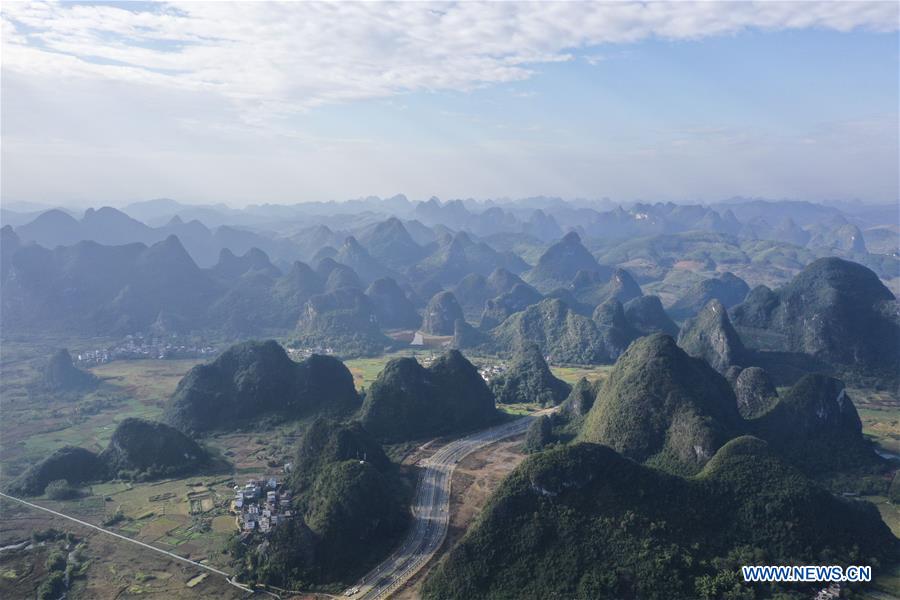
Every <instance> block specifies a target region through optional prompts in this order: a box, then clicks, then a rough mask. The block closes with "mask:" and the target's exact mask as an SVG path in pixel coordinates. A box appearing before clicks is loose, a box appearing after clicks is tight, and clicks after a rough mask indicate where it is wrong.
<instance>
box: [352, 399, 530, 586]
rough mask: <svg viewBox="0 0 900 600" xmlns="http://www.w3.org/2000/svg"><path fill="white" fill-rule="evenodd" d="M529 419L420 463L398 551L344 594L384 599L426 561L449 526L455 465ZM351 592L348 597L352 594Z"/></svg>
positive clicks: (466, 439) (468, 438) (520, 428)
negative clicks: (410, 514) (409, 516)
mask: <svg viewBox="0 0 900 600" xmlns="http://www.w3.org/2000/svg"><path fill="white" fill-rule="evenodd" d="M533 418H534V417H531V416H528V417H522V418H520V419H516V420H515V421H510V422H509V423H504V424H503V425H497V426H496V427H491V428H490V429H485V430H484V431H479V432H478V433H473V434H472V435H469V436H466V437H464V438H461V439H458V440H455V441H453V442H450V443H449V444H447V445H445V446H442V447H441V448H440V449H439V450H438V451H437V452H435V453H434V454H433V455H432V456H431V457H430V458H428V459H426V460H425V461H423V462H422V463H421V465H422V466H423V467H424V471H423V473H422V476H421V478H420V479H419V485H418V487H417V488H416V494H415V498H414V499H413V505H412V511H413V524H412V527H411V528H410V530H409V533H407V535H406V537H405V538H404V539H403V542H402V543H401V544H400V547H399V548H397V549H396V550H395V551H394V553H393V554H391V555H390V556H389V557H388V558H387V560H385V561H384V562H382V563H381V564H380V565H378V566H377V567H375V568H374V569H373V570H372V571H370V572H369V574H368V575H366V576H365V577H363V579H362V580H361V581H360V582H359V583H358V584H356V586H355V588H351V590H348V592H347V593H345V595H349V596H353V597H355V598H359V599H361V600H377V599H380V598H387V597H388V596H389V595H390V594H391V593H392V592H394V591H395V590H396V589H397V588H399V587H400V586H401V585H403V583H405V582H406V581H407V580H408V579H409V578H410V577H412V576H413V575H414V574H415V573H416V572H417V571H418V570H419V569H421V568H422V567H423V566H424V565H425V563H426V562H428V559H430V558H431V557H432V556H433V555H434V553H435V552H437V550H438V548H440V547H441V544H442V543H443V542H444V537H446V535H447V528H448V526H449V524H450V479H451V476H452V475H453V469H454V468H455V467H456V465H457V463H459V461H461V460H462V459H463V458H465V457H466V456H468V455H469V454H471V453H472V452H474V451H476V450H478V449H480V448H483V447H485V446H487V445H489V444H492V443H494V442H496V441H499V440H502V439H504V438H508V437H512V436H514V435H518V434H521V433H524V432H525V431H526V430H527V429H528V426H529V425H530V424H531V420H532V419H533ZM354 589H355V590H357V591H356V592H355V593H349V592H351V591H352V590H354Z"/></svg>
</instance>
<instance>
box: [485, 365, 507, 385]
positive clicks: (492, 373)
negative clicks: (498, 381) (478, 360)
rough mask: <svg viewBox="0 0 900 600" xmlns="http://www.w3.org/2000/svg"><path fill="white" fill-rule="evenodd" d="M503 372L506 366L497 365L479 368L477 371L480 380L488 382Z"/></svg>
mask: <svg viewBox="0 0 900 600" xmlns="http://www.w3.org/2000/svg"><path fill="white" fill-rule="evenodd" d="M504 371H506V365H504V364H501V363H497V364H493V365H485V366H483V367H480V368H479V369H478V374H479V375H481V378H482V379H484V380H485V381H488V382H489V381H490V380H491V379H493V378H494V377H496V376H497V375H500V374H501V373H503V372H504Z"/></svg>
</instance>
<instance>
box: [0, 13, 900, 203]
mask: <svg viewBox="0 0 900 600" xmlns="http://www.w3.org/2000/svg"><path fill="white" fill-rule="evenodd" d="M7 6H8V5H4V8H3V34H4V35H3V50H4V57H5V58H4V59H3V63H2V67H3V86H2V110H3V119H2V137H3V140H2V141H3V146H2V167H3V178H2V189H0V194H2V199H3V200H4V201H7V202H8V201H10V200H29V201H37V202H48V203H52V204H67V203H68V204H72V205H75V204H85V203H87V204H97V203H108V204H114V205H115V204H123V203H127V202H129V201H134V200H139V199H147V198H152V197H162V196H166V197H174V198H177V199H180V200H183V201H194V202H218V201H224V202H226V203H231V204H235V205H241V204H246V203H258V202H299V201H306V200H321V199H344V198H350V197H358V196H363V195H369V194H377V195H391V194H394V193H406V194H407V195H408V196H410V197H412V198H427V197H429V196H431V195H437V196H439V197H441V198H453V197H476V198H488V197H494V198H496V197H509V198H515V197H523V196H530V195H537V194H546V195H559V196H563V197H588V198H600V197H611V198H613V199H614V200H619V201H622V202H628V201H633V200H637V199H643V200H674V201H697V200H700V201H715V200H719V199H722V198H727V197H731V196H735V195H743V196H762V197H790V198H801V199H809V200H824V199H848V198H860V199H863V200H869V201H877V202H896V201H897V199H898V196H900V191H898V179H900V173H898V163H900V150H898V145H900V144H898V127H900V121H898V104H900V92H898V87H900V83H898V77H900V75H898V73H900V65H898V62H900V44H898V41H900V40H898V33H897V23H898V18H900V16H898V10H900V9H898V5H897V4H895V3H874V4H859V3H839V2H830V3H823V4H814V3H798V4H793V3H766V4H753V3H731V4H726V3H704V4H698V5H688V4H681V5H675V4H654V5H636V4H623V3H619V4H616V5H598V4H591V5H576V4H566V5H559V4H557V5H535V4H529V5H518V4H505V5H502V6H501V5H497V4H494V5H476V4H466V5H459V4H454V3H442V4H440V5H437V4H432V5H421V4H419V5H383V4H368V5H351V4H343V5H340V6H336V5H331V6H327V5H325V6H323V5H297V4H295V5H288V6H287V7H284V6H282V7H276V6H270V5H265V4H253V5H237V4H232V5H213V6H210V5H192V4H164V5H146V6H145V5H130V6H129V7H128V8H129V10H124V9H123V7H121V6H118V5H115V4H106V5H103V6H99V7H97V6H90V5H88V6H73V5H58V4H53V3H50V4H33V5H28V6H26V7H25V8H23V7H20V6H19V7H16V8H15V9H14V10H10V9H8V8H7Z"/></svg>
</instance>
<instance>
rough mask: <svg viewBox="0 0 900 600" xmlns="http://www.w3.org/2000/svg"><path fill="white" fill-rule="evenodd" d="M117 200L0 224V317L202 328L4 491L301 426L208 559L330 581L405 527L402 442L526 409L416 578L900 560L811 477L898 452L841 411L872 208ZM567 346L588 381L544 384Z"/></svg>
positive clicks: (877, 483) (883, 463) (878, 475)
mask: <svg viewBox="0 0 900 600" xmlns="http://www.w3.org/2000/svg"><path fill="white" fill-rule="evenodd" d="M155 209H159V211H158V214H157V213H154V212H153V211H154V210H155ZM133 210H134V211H135V214H140V215H142V216H143V218H145V219H147V220H148V221H149V222H151V223H154V224H153V225H147V224H144V223H142V222H139V221H137V220H135V219H133V218H131V217H130V216H128V215H126V214H125V213H123V212H120V211H116V210H114V209H100V210H96V211H89V212H88V213H86V214H85V215H84V216H83V217H82V218H80V219H78V218H73V217H71V216H70V215H66V214H65V213H62V212H60V211H51V212H49V213H44V214H41V215H38V216H36V217H35V218H33V219H32V220H31V221H30V222H28V223H22V224H20V225H17V226H16V227H10V226H4V227H3V228H2V230H0V258H2V286H0V300H2V305H0V308H2V319H3V335H4V336H5V338H4V339H7V338H9V339H16V340H18V339H25V340H27V339H30V338H31V337H32V336H34V337H40V338H43V337H47V338H50V339H52V338H61V339H75V340H78V339H82V340H83V339H90V340H94V339H98V338H99V339H121V338H125V339H131V338H129V336H138V337H142V336H151V337H156V338H160V339H177V338H179V337H192V338H199V339H202V340H211V341H213V342H214V343H216V344H217V345H221V346H222V347H225V350H224V351H222V352H221V353H220V354H219V355H218V356H217V357H216V358H215V359H214V360H211V361H208V362H205V363H201V364H197V365H196V366H193V368H191V369H190V370H189V371H187V373H186V374H185V375H184V377H182V378H181V379H180V381H179V382H178V385H177V387H176V388H175V391H174V393H172V394H171V396H169V397H168V398H167V399H166V400H165V401H164V402H162V403H160V406H161V407H162V408H161V415H160V417H159V418H160V421H159V422H154V421H148V420H143V419H124V420H122V421H121V423H119V424H118V426H117V428H116V429H115V431H114V432H113V433H112V437H111V439H110V441H109V443H108V444H107V445H106V447H105V449H104V450H102V451H101V452H97V451H93V450H88V449H86V448H83V447H75V446H64V447H62V448H59V449H57V450H55V451H54V452H52V453H50V454H49V455H47V456H46V457H44V458H42V460H40V461H38V462H36V463H35V464H32V465H31V466H30V467H29V468H28V469H26V470H24V471H23V472H21V474H20V475H19V476H18V477H17V478H16V479H15V480H13V481H11V482H10V483H9V485H8V489H9V490H11V491H13V492H15V493H17V494H22V495H32V496H34V495H41V494H49V493H50V492H48V491H47V490H51V491H52V492H53V493H56V490H57V488H65V489H64V491H66V490H67V491H68V492H70V493H71V494H72V495H74V496H77V495H78V494H80V493H81V491H80V489H81V488H82V487H84V486H87V485H90V484H91V483H94V482H103V481H108V480H112V479H119V480H127V481H130V482H141V481H145V480H159V479H160V478H164V477H168V476H186V475H188V474H193V473H200V472H210V471H211V470H213V469H214V468H218V467H219V466H221V465H215V466H214V462H215V459H214V458H213V454H212V453H210V452H208V451H207V449H206V448H207V444H215V443H218V441H219V440H221V439H223V438H229V437H230V436H239V435H240V434H243V433H247V432H254V435H259V436H260V437H258V438H257V440H262V441H263V442H264V441H265V440H264V438H265V435H267V433H268V431H269V430H270V429H272V428H273V427H282V426H284V427H296V430H295V431H296V432H298V433H297V435H296V439H295V440H293V438H292V440H293V441H291V443H290V445H289V446H288V447H287V451H288V452H289V453H290V458H292V459H293V461H292V463H291V464H292V466H291V467H290V469H288V468H287V467H284V475H285V477H286V481H285V484H284V487H283V489H282V490H281V492H280V493H283V492H285V491H286V492H288V496H287V497H288V498H290V499H289V500H287V502H289V503H290V504H289V506H290V511H291V518H290V520H289V521H288V522H287V523H285V522H283V521H282V522H281V523H282V524H280V525H278V527H277V528H276V529H275V531H274V532H271V533H264V532H260V531H256V530H255V529H253V530H252V532H251V533H248V532H246V531H245V532H244V533H243V534H241V535H239V536H238V535H235V536H234V537H233V539H232V540H231V542H230V543H229V545H228V546H227V556H228V561H230V562H229V564H230V566H231V568H232V570H233V571H234V572H235V573H236V574H237V575H238V576H239V578H240V579H241V581H245V582H252V583H259V584H265V585H275V586H279V587H284V588H288V589H307V588H310V587H313V588H316V589H327V590H330V591H335V590H338V589H339V588H341V586H344V587H346V586H348V585H351V584H352V583H353V581H356V580H357V579H358V578H359V577H360V576H361V575H362V574H363V573H364V572H366V570H368V569H369V568H371V567H373V566H374V565H376V564H377V563H378V562H379V561H381V560H383V559H384V558H385V557H386V556H389V555H390V553H391V551H392V550H394V549H395V548H396V546H397V545H398V544H400V540H401V539H402V537H401V536H403V535H405V534H406V533H407V532H408V531H410V528H412V531H413V532H416V531H419V530H421V529H423V528H424V529H426V530H427V527H428V526H427V525H423V524H422V521H420V520H418V514H417V513H412V512H411V511H410V508H411V506H412V505H413V503H414V502H424V501H423V500H421V490H422V489H423V486H419V487H417V484H416V481H415V477H414V476H415V473H416V469H419V468H422V464H423V463H421V462H420V463H418V464H419V466H418V467H415V466H412V465H410V464H408V463H407V461H406V460H405V458H404V457H406V456H409V453H410V452H427V451H428V447H429V446H430V445H431V444H432V443H435V444H438V445H440V444H441V443H445V442H446V440H448V439H452V438H455V437H459V436H462V435H464V434H467V433H472V432H481V431H483V430H484V429H486V428H488V427H491V426H495V425H498V424H499V423H502V422H504V420H505V419H512V418H514V417H513V415H511V414H509V413H510V412H513V413H515V412H519V411H532V410H542V409H546V411H547V412H546V413H542V414H541V415H540V416H539V417H537V418H533V420H532V422H531V423H530V428H529V429H528V430H527V435H525V436H524V437H525V439H524V440H523V445H522V450H521V452H523V453H527V454H528V455H529V457H528V458H527V459H525V462H524V463H522V465H521V466H520V467H518V468H517V469H515V470H514V471H513V472H512V473H511V474H510V475H509V476H508V477H507V478H506V479H505V480H504V481H503V482H502V483H500V484H499V487H498V488H497V489H496V491H495V492H494V493H493V494H492V495H491V497H490V499H489V500H488V501H487V505H486V506H485V507H484V511H483V513H482V515H481V516H480V517H479V518H477V519H475V520H474V521H473V524H472V525H471V527H470V528H469V531H468V533H466V534H465V536H463V537H462V539H461V541H460V542H459V544H458V545H456V546H455V547H454V548H453V549H452V551H450V552H449V555H448V556H447V558H446V560H444V561H442V562H440V563H439V566H438V567H436V568H435V569H434V570H433V571H431V573H430V575H429V577H428V578H427V580H426V582H425V584H424V587H423V588H422V590H423V592H422V593H423V595H424V596H425V597H428V598H445V597H446V598H450V597H459V594H460V593H464V594H465V595H466V596H467V597H468V596H471V597H497V598H520V597H531V596H536V597H537V596H550V595H554V594H556V595H559V594H562V595H571V596H573V597H581V596H584V597H601V598H611V599H612V598H616V599H618V598H620V597H635V598H643V597H648V598H651V597H658V598H685V599H688V598H709V599H712V598H724V597H732V596H728V594H727V593H726V592H728V593H731V592H734V593H738V592H735V590H740V589H741V588H740V582H738V581H736V580H734V572H735V571H734V569H735V564H739V563H741V562H742V561H743V562H747V561H749V560H750V558H748V557H754V560H756V559H759V560H767V561H776V562H777V561H785V562H788V563H793V562H798V561H804V560H805V561H807V562H808V561H809V560H812V559H811V558H809V557H810V556H813V557H828V559H829V560H835V561H838V562H839V563H840V564H845V563H847V562H848V561H851V560H857V559H858V560H866V561H873V562H878V561H883V563H884V564H894V563H897V562H900V560H898V558H900V556H898V551H900V547H898V543H897V539H896V538H895V537H894V536H893V535H892V534H891V533H890V531H889V530H888V529H887V527H886V526H885V525H884V523H883V522H882V520H881V519H880V517H879V516H878V514H877V513H876V512H875V511H874V509H872V507H870V506H868V505H866V504H864V503H861V502H857V501H853V502H851V501H848V500H846V499H843V498H839V497H837V496H835V495H834V494H833V492H835V491H839V490H842V488H839V487H838V486H849V487H850V489H853V490H875V491H877V492H878V493H885V494H886V493H888V489H887V488H888V486H889V483H890V479H891V477H892V470H893V468H894V467H892V466H891V465H892V463H890V462H889V461H887V460H885V459H884V458H882V457H880V456H879V455H878V454H876V452H875V447H874V445H873V443H872V441H871V440H870V439H868V438H867V437H866V436H865V435H864V434H863V429H862V420H861V417H860V413H859V412H858V411H857V408H856V406H855V405H854V394H856V389H857V386H860V387H865V388H866V389H870V390H874V391H875V393H885V394H891V393H894V392H895V390H896V389H897V386H898V384H900V381H898V372H897V369H896V366H897V365H898V364H900V309H898V303H897V300H896V298H895V296H894V293H893V292H892V291H891V290H892V289H897V287H898V284H900V248H896V249H895V248H893V247H889V245H886V244H885V243H884V242H885V236H883V235H881V234H876V235H875V239H877V240H878V243H876V244H875V245H874V246H873V247H872V248H869V247H868V246H866V244H865V235H866V233H867V232H869V231H883V230H884V228H885V227H887V228H891V227H896V226H895V225H893V224H892V222H891V221H879V219H880V218H881V217H883V216H884V215H882V214H881V213H880V212H879V211H878V210H874V209H873V210H859V211H858V212H842V211H839V210H838V209H836V208H833V207H826V206H819V205H813V204H809V203H792V202H771V203H762V202H758V201H740V202H735V203H731V204H723V205H716V206H700V205H695V206H676V205H670V204H655V205H648V204H638V205H634V206H631V207H629V208H628V209H627V210H626V209H625V208H623V207H615V208H612V209H600V208H598V207H597V206H595V205H592V204H591V203H583V202H563V201H560V200H555V199H546V198H539V199H531V200H526V201H522V202H520V203H515V204H507V203H475V202H472V201H458V200H457V201H451V202H445V203H444V202H439V201H437V200H436V199H432V200H429V201H427V202H421V203H412V202H409V201H407V200H406V199H405V198H402V197H395V198H392V199H389V200H386V201H381V200H377V199H365V200H359V201H351V202H349V203H345V204H312V205H308V206H296V207H251V208H249V209H246V210H243V211H232V210H226V209H223V208H221V207H212V208H204V209H203V210H200V209H199V208H188V207H183V206H180V205H174V204H172V203H170V202H160V203H156V204H154V203H149V204H142V205H140V206H137V207H133ZM173 211H175V212H177V213H184V214H185V216H187V215H189V214H194V215H200V216H205V217H206V218H208V219H210V221H211V222H217V223H219V224H218V225H216V226H214V227H207V226H206V225H203V224H202V223H200V222H199V221H188V222H185V221H184V219H183V218H182V217H181V216H179V214H172V212H173ZM154 215H155V216H154ZM776 219H777V220H776ZM237 221H240V222H241V223H242V224H241V225H240V226H237V225H236V222H237ZM770 221H772V222H774V223H776V224H775V225H770V224H769V223H770ZM882 250H883V251H882ZM261 339H266V340H268V341H258V340H261ZM420 348H421V349H422V350H424V351H426V352H430V354H431V355H430V356H429V357H428V358H424V355H422V356H419V355H418V354H417V353H418V352H419V351H420ZM397 350H405V351H406V352H403V353H401V354H405V355H401V356H398V355H397V354H393V353H394V352H395V351H397ZM410 354H412V356H410ZM299 356H302V357H303V358H302V359H301V358H299ZM359 357H366V358H365V361H362V362H363V363H365V362H366V361H370V360H371V361H379V360H380V361H381V364H380V371H379V372H378V374H377V376H373V378H372V379H370V380H369V381H368V382H367V384H366V385H365V387H363V386H358V385H357V383H358V382H355V381H354V378H355V377H358V376H359V375H360V370H361V369H360V366H359V364H360V363H357V364H356V365H348V364H345V362H344V361H345V360H348V359H351V358H359ZM484 361H490V362H493V363H498V364H500V365H502V366H498V365H497V364H494V365H492V367H491V368H492V369H495V370H493V371H490V372H488V371H479V369H480V368H482V367H483V364H484ZM476 365H477V366H476ZM598 365H609V366H608V367H599V369H600V370H601V372H602V373H603V375H602V376H601V377H600V378H599V379H597V378H596V377H597V376H596V373H597V372H598V371H596V369H598ZM350 367H352V371H351V368H350ZM561 367H562V370H565V369H567V368H577V369H583V370H585V371H586V372H590V373H592V374H593V376H594V380H593V381H588V380H587V379H581V380H580V381H577V382H576V383H575V384H574V385H570V384H569V383H566V382H564V381H563V380H562V379H560V378H559V377H558V375H559V371H560V370H561V369H560V368H561ZM572 381H574V379H573V380H572ZM105 385H107V384H106V382H105V381H104V380H101V379H99V378H96V377H94V376H93V375H91V374H90V373H87V372H86V371H84V370H82V369H79V368H77V367H76V366H75V364H74V362H73V358H72V356H71V355H70V354H69V353H68V352H67V351H65V350H60V351H58V352H56V353H55V354H54V355H53V356H52V357H50V358H49V360H47V361H46V362H45V364H44V365H43V366H42V370H41V371H40V372H39V374H38V375H37V378H36V379H35V381H34V382H33V383H32V384H31V388H30V390H31V393H33V394H43V395H44V396H46V397H47V398H51V399H63V400H67V401H78V400H79V399H80V398H82V397H84V396H85V395H86V394H90V393H92V392H93V391H94V390H96V389H97V388H98V387H99V388H100V389H103V386H105ZM848 389H849V390H850V391H848ZM511 407H513V408H511ZM520 431H525V427H524V426H523V427H522V429H521V430H520ZM96 450H99V449H96ZM281 451H282V452H284V451H285V446H282V447H281ZM223 460H224V459H223ZM269 463H271V464H269ZM269 463H267V464H269V467H271V466H272V464H276V465H277V464H278V463H277V462H275V461H274V459H269ZM226 468H227V467H226ZM848 482H850V483H848ZM229 485H230V484H229ZM423 485H424V486H425V489H427V490H431V492H433V495H432V496H431V498H432V500H434V498H437V497H439V495H438V490H437V488H434V489H432V488H431V487H428V486H431V485H436V484H433V483H427V485H425V484H423ZM429 493H430V492H429ZM852 493H856V492H852ZM414 498H420V500H414ZM854 502H855V503H854ZM417 506H418V505H417ZM235 510H237V509H235ZM698 515H701V516H698ZM826 521H827V522H832V521H835V522H837V523H838V525H837V526H836V527H835V528H833V529H832V530H830V531H829V532H828V533H827V534H826V533H823V531H822V528H821V527H820V526H817V524H820V523H822V522H826ZM648 549H650V550H652V552H651V551H650V550H648ZM660 556H664V557H667V558H665V559H664V560H663V559H660V558H658V557H660ZM729 590H730V591H729ZM785 591H786V588H783V587H779V586H770V587H769V588H766V591H765V593H761V594H760V595H759V596H758V597H760V598H763V597H766V598H768V597H771V598H779V597H780V596H778V594H780V593H782V592H785ZM733 597H736V598H740V597H741V596H740V595H738V596H733Z"/></svg>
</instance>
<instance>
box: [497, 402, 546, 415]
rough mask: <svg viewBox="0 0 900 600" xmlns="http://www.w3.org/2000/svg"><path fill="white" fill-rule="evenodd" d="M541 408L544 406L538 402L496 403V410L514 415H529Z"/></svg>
mask: <svg viewBox="0 0 900 600" xmlns="http://www.w3.org/2000/svg"><path fill="white" fill-rule="evenodd" d="M543 408H544V407H542V406H541V405H540V404H536V403H533V402H529V403H524V402H523V403H521V404H498V405H497V410H499V411H501V412H504V413H506V414H508V415H515V416H523V415H530V414H531V413H533V412H537V411H539V410H542V409H543Z"/></svg>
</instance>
